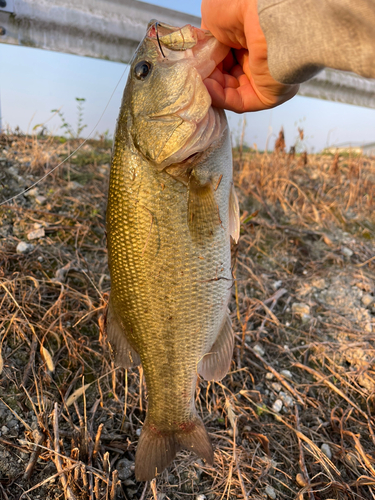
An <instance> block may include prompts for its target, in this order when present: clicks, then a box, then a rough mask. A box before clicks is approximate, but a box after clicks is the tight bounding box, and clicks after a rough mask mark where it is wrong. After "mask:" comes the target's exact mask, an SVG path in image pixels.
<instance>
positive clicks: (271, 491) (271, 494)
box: [264, 485, 276, 500]
mask: <svg viewBox="0 0 375 500" xmlns="http://www.w3.org/2000/svg"><path fill="white" fill-rule="evenodd" d="M264 491H265V492H266V495H267V496H268V498H272V500H274V499H275V498H276V491H275V490H274V489H273V488H272V486H270V485H267V486H266V489H265V490H264Z"/></svg>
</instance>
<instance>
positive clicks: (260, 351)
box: [253, 344, 265, 356]
mask: <svg viewBox="0 0 375 500" xmlns="http://www.w3.org/2000/svg"><path fill="white" fill-rule="evenodd" d="M253 349H254V351H255V352H256V353H257V354H259V356H264V353H265V350H264V349H263V347H262V346H261V345H259V344H255V346H254V347H253Z"/></svg>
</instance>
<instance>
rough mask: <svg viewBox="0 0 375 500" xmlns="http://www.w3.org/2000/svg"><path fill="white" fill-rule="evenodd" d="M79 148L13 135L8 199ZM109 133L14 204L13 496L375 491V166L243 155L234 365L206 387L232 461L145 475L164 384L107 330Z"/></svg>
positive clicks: (8, 383)
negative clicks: (153, 407)
mask: <svg viewBox="0 0 375 500" xmlns="http://www.w3.org/2000/svg"><path fill="white" fill-rule="evenodd" d="M76 145H77V144H75V142H74V141H69V142H65V143H61V142H60V141H59V140H58V139H56V138H44V139H36V138H30V137H20V136H9V135H8V136H0V200H6V199H8V198H10V197H11V196H13V195H14V194H16V193H18V192H19V191H20V190H22V189H24V188H28V187H30V186H31V185H32V184H33V182H35V181H36V180H37V179H39V178H40V177H41V176H42V175H43V174H44V173H46V172H47V171H48V170H49V169H50V168H51V167H53V166H55V165H57V164H58V162H59V161H61V160H62V159H64V158H65V156H66V155H67V154H69V153H70V152H71V151H72V150H74V148H75V147H76ZM109 162H110V144H109V143H108V141H105V140H102V141H92V142H90V143H88V144H85V145H84V146H83V148H82V149H81V150H80V151H79V152H78V153H77V154H76V155H75V156H74V157H73V158H72V159H71V160H70V162H67V163H65V164H64V165H63V166H61V167H60V168H59V169H57V170H56V171H55V172H54V173H53V174H52V175H50V176H49V177H47V178H46V179H45V180H44V181H43V182H42V183H40V184H39V185H38V186H37V187H35V188H33V189H31V190H29V191H28V192H27V193H25V195H22V196H20V197H18V198H17V199H16V200H14V201H12V202H7V203H5V204H4V205H2V206H1V207H0V300H1V312H0V346H1V358H0V372H1V376H0V397H1V400H0V433H1V435H0V498H4V499H5V500H15V499H20V498H25V499H38V498H40V499H48V500H52V499H58V498H67V499H70V500H74V499H77V500H78V499H95V500H98V499H102V498H103V499H114V498H118V499H121V498H126V499H129V500H137V499H142V500H144V499H146V498H147V499H149V498H154V499H155V498H158V499H159V500H162V499H164V498H165V499H167V498H169V499H186V498H196V499H197V500H205V499H207V500H214V499H220V500H221V499H222V498H224V497H225V498H228V499H232V498H233V499H234V498H246V499H264V498H270V499H276V498H277V499H299V500H302V499H309V500H312V499H317V500H320V499H322V500H323V499H347V498H348V499H356V500H357V499H370V498H375V452H374V450H375V435H374V429H375V417H374V414H375V366H374V360H375V301H374V300H375V280H374V278H375V244H374V242H375V216H374V205H375V161H373V160H371V159H368V158H360V157H341V158H339V157H336V158H332V157H331V156H318V155H310V156H307V158H304V157H303V156H298V155H297V156H296V157H294V158H293V157H291V156H288V155H285V154H278V155H277V154H260V153H256V152H253V153H247V154H243V155H241V157H240V155H239V154H238V153H235V163H234V165H235V180H236V185H237V191H238V194H239V199H240V203H241V220H242V226H241V238H240V242H239V244H238V245H236V246H234V247H233V262H234V275H235V277H236V281H235V286H234V287H233V297H232V301H231V306H230V307H231V312H232V317H233V323H234V327H235V332H236V347H235V352H234V358H233V363H232V368H231V371H230V373H229V374H228V376H227V377H226V378H225V379H224V380H223V381H222V382H220V383H211V384H210V383H206V382H204V381H200V383H199V385H198V386H197V396H196V399H197V407H198V409H199V411H200V413H201V415H202V417H203V419H204V421H205V424H206V426H207V428H208V430H209V432H210V435H211V437H212V440H213V443H214V447H215V465H214V467H212V468H211V467H207V466H206V465H205V464H203V463H202V462H201V461H200V460H198V459H197V458H196V457H195V456H193V455H190V454H189V453H186V452H183V453H180V454H179V455H178V457H177V459H176V460H175V461H174V463H173V464H172V466H171V467H169V469H168V471H166V472H164V473H163V474H162V475H161V476H160V477H159V478H158V479H157V480H156V481H155V482H152V483H151V484H149V483H137V482H136V481H135V478H134V454H135V450H136V446H137V441H138V437H139V434H140V429H141V427H142V422H143V420H144V416H145V407H146V401H147V400H146V397H147V392H146V388H145V385H144V380H143V376H142V370H141V369H135V370H129V372H125V371H124V370H122V369H116V367H115V366H114V364H113V362H112V360H111V356H110V353H109V352H108V348H107V344H106V339H105V336H104V334H103V331H102V328H101V326H102V313H103V311H104V309H105V305H106V302H107V299H108V292H109V290H110V281H109V274H108V269H107V252H106V245H105V225H104V220H105V202H106V191H107V183H108V174H109Z"/></svg>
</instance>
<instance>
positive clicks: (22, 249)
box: [16, 241, 34, 253]
mask: <svg viewBox="0 0 375 500" xmlns="http://www.w3.org/2000/svg"><path fill="white" fill-rule="evenodd" d="M33 250H34V245H33V244H32V243H26V242H25V241H20V242H19V243H18V245H17V248H16V252H17V253H30V252H32V251H33Z"/></svg>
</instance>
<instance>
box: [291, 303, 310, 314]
mask: <svg viewBox="0 0 375 500" xmlns="http://www.w3.org/2000/svg"><path fill="white" fill-rule="evenodd" d="M292 313H294V314H298V315H299V316H303V315H304V314H307V315H310V306H309V305H307V304H304V303H303V302H294V304H292Z"/></svg>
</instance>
